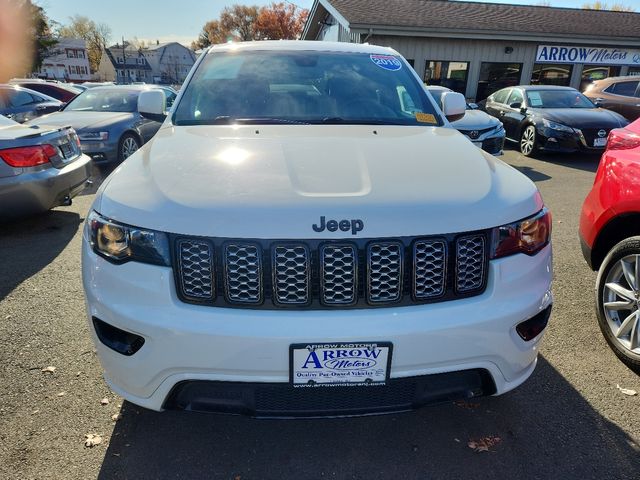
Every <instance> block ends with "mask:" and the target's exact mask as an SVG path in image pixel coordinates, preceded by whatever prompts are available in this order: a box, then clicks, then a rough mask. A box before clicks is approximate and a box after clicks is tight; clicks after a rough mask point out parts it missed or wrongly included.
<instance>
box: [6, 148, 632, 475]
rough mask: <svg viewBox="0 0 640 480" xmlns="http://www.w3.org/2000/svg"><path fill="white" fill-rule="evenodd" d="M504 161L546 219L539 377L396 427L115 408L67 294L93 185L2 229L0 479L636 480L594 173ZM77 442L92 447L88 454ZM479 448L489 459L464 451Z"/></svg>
mask: <svg viewBox="0 0 640 480" xmlns="http://www.w3.org/2000/svg"><path fill="white" fill-rule="evenodd" d="M502 159H503V160H505V161H506V162H508V163H509V164H511V165H513V166H514V167H515V168H517V169H519V170H520V171H521V172H523V173H524V174H526V175H527V176H529V177H530V178H531V179H532V180H533V181H535V182H536V183H537V185H538V186H539V188H540V190H541V191H542V194H543V196H544V199H545V201H546V203H547V205H548V206H549V207H550V209H551V210H552V212H553V215H554V216H553V226H554V232H553V242H554V248H555V261H554V264H555V282H554V294H555V308H554V311H553V315H552V318H551V322H550V326H549V328H548V331H547V333H546V337H545V339H544V341H543V344H542V347H541V351H540V360H539V364H538V368H537V370H536V371H535V372H534V374H533V376H532V378H531V379H530V380H529V381H528V382H527V383H525V384H524V385H523V386H522V387H520V388H518V389H516V390H515V391H513V392H511V393H509V394H507V395H504V396H502V397H490V398H484V399H480V400H474V401H473V402H466V403H456V404H445V405H439V406H434V407H428V408H424V409H422V410H419V411H417V412H413V413H406V414H399V415H387V416H379V417H366V418H352V419H330V420H298V421H281V420H255V419H250V418H244V417H232V416H219V415H206V414H195V413H179V412H165V413H156V412H151V411H147V410H144V409H140V408H137V407H136V406H134V405H131V404H128V403H126V402H123V401H122V399H120V398H119V397H117V396H115V395H114V394H112V393H111V392H110V391H109V389H108V388H107V387H106V385H105V384H104V382H103V380H102V377H101V368H100V366H99V364H98V360H97V358H96V356H95V353H94V350H93V345H92V343H91V341H90V339H89V335H88V327H87V324H86V321H85V316H84V300H83V294H82V286H81V281H80V268H79V267H80V240H81V232H82V222H83V220H84V218H85V215H86V213H87V210H88V209H89V207H90V204H91V201H92V199H93V196H94V192H95V190H96V188H97V186H98V184H99V176H100V171H98V170H96V180H97V181H96V183H95V185H94V187H93V188H92V189H90V190H87V191H85V193H84V194H83V195H82V196H80V197H77V198H76V199H75V201H74V204H73V205H72V206H70V207H64V208H58V209H56V210H55V211H53V212H50V213H48V214H45V215H42V216H38V217H34V218H30V219H26V220H22V221H18V222H14V223H12V224H9V225H0V478H3V479H30V478H34V479H35V478H37V479H40V478H52V479H53V478H55V479H58V478H61V479H72V478H83V479H86V478H100V479H112V478H131V479H140V478H154V479H155V478H211V479H218V478H219V479H232V480H236V479H241V480H246V479H272V478H273V479H275V478H277V479H282V478H295V479H306V478H314V479H315V478H337V479H361V478H362V479H364V478H367V479H373V478H397V479H441V478H451V479H453V478H466V479H471V478H483V479H485V478H518V479H529V478H543V479H547V478H581V479H590V478H593V479H602V478H612V479H613V478H615V479H625V478H628V479H637V478H638V477H639V476H640V446H639V444H638V441H639V440H640V415H638V412H639V411H640V396H627V395H624V394H623V393H621V391H620V390H619V389H618V388H617V387H616V386H617V385H619V386H621V387H624V388H629V389H635V390H638V391H640V377H638V376H636V375H635V374H633V373H632V372H631V371H630V370H628V369H627V368H626V367H625V366H623V364H622V363H620V362H619V361H618V360H617V359H616V357H615V356H614V354H613V353H612V352H611V351H610V350H609V348H608V347H607V345H606V343H605V341H604V339H603V338H602V336H601V334H600V331H599V329H598V326H597V323H596V317H595V313H594V306H593V296H594V295H593V285H594V280H595V274H594V273H593V272H591V271H590V270H589V269H588V267H587V266H586V264H585V262H584V260H583V258H582V255H581V253H580V247H579V242H578V238H577V228H578V214H579V211H580V206H581V204H582V200H583V198H584V196H585V195H586V193H587V191H588V190H589V188H590V186H591V184H592V182H593V176H594V172H595V169H596V167H597V162H598V159H597V158H595V157H584V156H580V155H573V156H549V157H540V158H539V159H528V158H525V157H522V156H521V155H519V154H518V153H517V152H516V151H514V150H508V151H507V152H506V154H505V155H504V156H503V157H502ZM443 161H446V160H443ZM46 367H55V371H53V372H50V371H44V372H43V369H46ZM49 370H51V369H49ZM104 399H107V400H108V403H106V402H104V401H103V400H104ZM103 403H106V404H103ZM116 418H117V420H115V419H116ZM86 434H96V435H100V436H101V438H102V443H100V444H99V445H97V446H95V447H93V448H87V447H85V445H84V442H85V435H86ZM487 437H489V438H491V439H492V440H493V442H491V443H495V445H493V446H492V447H491V448H490V451H488V452H475V451H474V450H473V449H471V448H470V447H469V445H468V444H469V442H471V441H479V440H481V439H483V438H487ZM497 438H499V440H497Z"/></svg>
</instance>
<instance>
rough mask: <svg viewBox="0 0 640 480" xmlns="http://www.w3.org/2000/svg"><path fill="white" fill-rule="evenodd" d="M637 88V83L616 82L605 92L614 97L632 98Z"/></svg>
mask: <svg viewBox="0 0 640 480" xmlns="http://www.w3.org/2000/svg"><path fill="white" fill-rule="evenodd" d="M637 88H638V81H630V82H616V83H614V84H612V85H609V87H607V89H606V90H605V92H607V93H613V94H615V95H623V96H625V97H633V96H634V95H635V93H636V89H637Z"/></svg>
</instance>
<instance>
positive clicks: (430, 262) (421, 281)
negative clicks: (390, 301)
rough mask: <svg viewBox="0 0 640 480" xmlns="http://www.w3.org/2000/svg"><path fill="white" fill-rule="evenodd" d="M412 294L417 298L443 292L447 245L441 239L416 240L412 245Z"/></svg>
mask: <svg viewBox="0 0 640 480" xmlns="http://www.w3.org/2000/svg"><path fill="white" fill-rule="evenodd" d="M413 263H414V268H415V274H414V276H413V282H414V283H413V288H414V295H415V297H416V298H419V299H426V298H437V297H440V296H441V295H443V294H444V289H445V279H446V276H445V271H446V266H447V247H446V243H445V242H444V241H442V240H432V241H423V240H421V241H418V242H416V243H415V244H414V245H413Z"/></svg>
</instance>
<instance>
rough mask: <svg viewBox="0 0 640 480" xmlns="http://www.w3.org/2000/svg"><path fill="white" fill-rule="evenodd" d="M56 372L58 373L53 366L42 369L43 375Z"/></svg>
mask: <svg viewBox="0 0 640 480" xmlns="http://www.w3.org/2000/svg"><path fill="white" fill-rule="evenodd" d="M55 371H56V367H51V366H49V367H44V368H43V369H42V373H53V372H55Z"/></svg>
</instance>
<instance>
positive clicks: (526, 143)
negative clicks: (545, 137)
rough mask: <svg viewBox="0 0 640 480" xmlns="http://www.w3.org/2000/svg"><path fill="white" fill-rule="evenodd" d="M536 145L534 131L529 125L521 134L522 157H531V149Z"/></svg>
mask: <svg viewBox="0 0 640 480" xmlns="http://www.w3.org/2000/svg"><path fill="white" fill-rule="evenodd" d="M535 143H536V129H535V127H534V126H533V125H529V126H528V127H527V128H525V129H524V132H522V137H521V138H520V151H521V152H522V154H523V155H531V152H533V148H534V146H535Z"/></svg>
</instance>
